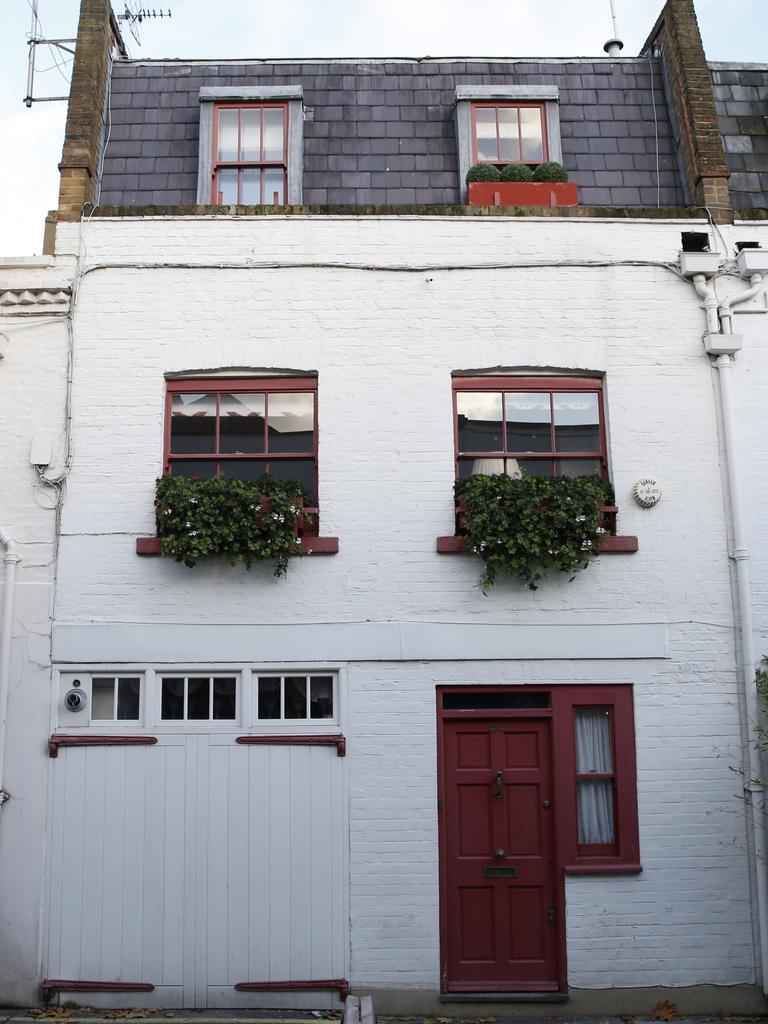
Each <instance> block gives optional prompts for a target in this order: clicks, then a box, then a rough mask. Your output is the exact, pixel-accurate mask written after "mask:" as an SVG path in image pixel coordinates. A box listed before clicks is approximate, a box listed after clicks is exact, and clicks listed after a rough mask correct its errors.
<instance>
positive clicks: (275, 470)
mask: <svg viewBox="0 0 768 1024" xmlns="http://www.w3.org/2000/svg"><path fill="white" fill-rule="evenodd" d="M269 472H270V473H271V474H272V476H276V477H277V478H278V479H279V480H298V482H299V483H300V484H301V486H302V487H303V488H304V491H305V493H306V495H307V498H306V499H305V503H304V504H305V507H306V508H314V507H315V506H316V505H317V494H316V492H315V463H314V461H313V460H312V459H285V460H281V461H280V462H270V464H269Z"/></svg>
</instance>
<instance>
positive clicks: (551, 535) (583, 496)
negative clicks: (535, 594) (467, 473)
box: [455, 475, 613, 591]
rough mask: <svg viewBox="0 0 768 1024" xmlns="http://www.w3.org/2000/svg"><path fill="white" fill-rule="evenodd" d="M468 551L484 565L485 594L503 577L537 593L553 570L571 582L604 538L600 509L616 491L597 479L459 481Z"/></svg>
mask: <svg viewBox="0 0 768 1024" xmlns="http://www.w3.org/2000/svg"><path fill="white" fill-rule="evenodd" d="M455 494H456V500H457V502H459V505H460V509H462V510H463V513H464V514H463V531H464V533H465V535H466V546H467V550H468V551H469V552H471V553H472V554H475V555H478V556H479V557H480V558H481V559H482V562H483V573H482V577H481V581H480V582H481V586H482V588H483V591H485V590H486V588H487V587H490V586H492V585H493V583H494V582H495V580H496V577H497V576H498V574H499V573H500V572H503V573H506V574H507V575H509V576H512V577H518V578H520V579H522V580H524V581H525V583H526V584H527V585H528V587H529V588H530V589H531V590H536V589H537V585H538V583H539V581H540V580H541V579H542V578H543V577H544V575H545V574H546V573H547V572H548V571H550V570H552V569H555V570H557V571H558V572H564V573H568V575H569V577H570V579H571V580H572V579H573V578H574V576H575V575H576V573H577V572H578V571H579V570H580V569H586V567H587V566H588V565H589V563H590V561H591V560H592V558H593V557H594V556H595V553H596V549H597V546H598V544H599V543H600V541H601V540H602V538H603V536H604V535H605V534H606V532H607V530H606V529H605V527H604V525H603V522H602V515H601V508H602V506H603V505H610V504H612V502H613V488H612V487H611V485H610V484H609V483H606V482H605V481H604V480H601V479H600V477H597V476H577V477H564V476H563V477H540V476H522V477H519V478H514V477H508V476H501V475H499V476H484V475H478V476H472V477H469V478H468V479H467V480H458V481H457V482H456V485H455Z"/></svg>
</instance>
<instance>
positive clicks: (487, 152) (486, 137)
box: [475, 107, 499, 160]
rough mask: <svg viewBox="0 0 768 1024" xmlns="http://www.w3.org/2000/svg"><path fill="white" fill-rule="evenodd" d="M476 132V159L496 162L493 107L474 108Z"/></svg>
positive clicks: (494, 113) (494, 114)
mask: <svg viewBox="0 0 768 1024" xmlns="http://www.w3.org/2000/svg"><path fill="white" fill-rule="evenodd" d="M475 129H476V132H477V159H478V160H498V157H499V154H498V152H497V150H496V110H495V108H494V107H475Z"/></svg>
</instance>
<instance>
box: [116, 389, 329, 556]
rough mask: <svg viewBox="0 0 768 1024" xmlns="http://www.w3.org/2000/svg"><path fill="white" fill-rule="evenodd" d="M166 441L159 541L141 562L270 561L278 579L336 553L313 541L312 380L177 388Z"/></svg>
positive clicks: (150, 542) (325, 542) (144, 547)
mask: <svg viewBox="0 0 768 1024" xmlns="http://www.w3.org/2000/svg"><path fill="white" fill-rule="evenodd" d="M165 433H166V437H165V475H164V476H163V477H161V478H160V479H159V480H158V481H157V485H156V486H157V490H156V512H157V528H158V532H157V536H155V537H139V538H138V540H137V541H136V551H137V554H140V555H160V554H165V555H171V556H172V557H174V558H175V559H176V560H177V561H179V562H183V563H184V564H186V565H189V566H192V565H195V564H196V562H197V560H198V559H199V558H201V557H205V556H221V557H223V558H226V559H228V560H229V561H232V562H237V561H243V562H244V563H245V564H246V565H247V566H250V564H251V563H252V562H253V561H256V560H261V559H271V560H272V561H273V563H274V567H275V575H278V576H281V575H283V574H284V573H285V571H286V567H287V558H289V557H290V556H291V555H299V554H335V553H336V552H337V551H338V548H339V542H338V538H336V537H319V536H318V532H319V528H318V526H319V510H318V505H317V380H316V379H315V378H309V377H307V378H299V377H277V376H275V377H264V378H256V377H245V378H238V379H233V378H190V377H180V378H174V379H172V380H169V381H168V386H167V397H166V432H165Z"/></svg>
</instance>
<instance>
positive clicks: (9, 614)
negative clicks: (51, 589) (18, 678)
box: [0, 529, 21, 807]
mask: <svg viewBox="0 0 768 1024" xmlns="http://www.w3.org/2000/svg"><path fill="white" fill-rule="evenodd" d="M0 545H2V546H3V547H4V548H5V555H4V556H3V561H4V562H5V585H4V587H3V604H2V610H1V611H0V807H2V806H3V804H4V803H5V801H6V800H7V799H8V794H7V793H6V791H5V789H4V787H3V782H4V779H5V772H4V766H5V736H6V721H7V718H8V688H9V684H10V676H11V630H12V627H13V592H14V588H15V586H16V566H17V565H18V564H19V562H20V561H21V555H20V554H19V553H18V551H17V549H16V545H15V544H14V542H13V540H12V539H11V537H10V536H9V535H8V534H7V533H6V532H5V531H4V530H2V529H0Z"/></svg>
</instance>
